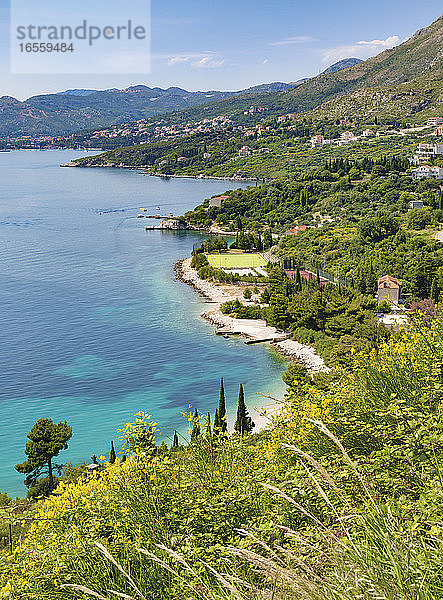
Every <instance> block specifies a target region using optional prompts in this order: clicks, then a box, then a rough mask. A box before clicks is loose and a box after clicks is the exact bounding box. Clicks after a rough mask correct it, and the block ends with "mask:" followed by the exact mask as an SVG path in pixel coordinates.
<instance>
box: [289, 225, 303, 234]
mask: <svg viewBox="0 0 443 600" xmlns="http://www.w3.org/2000/svg"><path fill="white" fill-rule="evenodd" d="M305 230H306V225H296V226H295V227H291V229H288V231H285V235H297V234H298V233H300V232H301V231H305Z"/></svg>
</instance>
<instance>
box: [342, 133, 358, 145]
mask: <svg viewBox="0 0 443 600" xmlns="http://www.w3.org/2000/svg"><path fill="white" fill-rule="evenodd" d="M356 139H357V138H356V137H355V135H354V134H353V133H352V131H344V132H343V133H342V134H341V136H340V139H339V140H338V145H339V146H343V144H349V143H350V142H354V141H355V140H356Z"/></svg>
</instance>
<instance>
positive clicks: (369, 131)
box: [363, 129, 375, 138]
mask: <svg viewBox="0 0 443 600" xmlns="http://www.w3.org/2000/svg"><path fill="white" fill-rule="evenodd" d="M374 135H375V133H374V132H373V131H372V129H365V130H364V131H363V137H365V138H367V137H373V136H374Z"/></svg>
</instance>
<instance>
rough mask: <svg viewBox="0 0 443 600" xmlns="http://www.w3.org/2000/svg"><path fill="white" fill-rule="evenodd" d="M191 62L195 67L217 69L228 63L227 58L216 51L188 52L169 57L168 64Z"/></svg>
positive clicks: (172, 65)
mask: <svg viewBox="0 0 443 600" xmlns="http://www.w3.org/2000/svg"><path fill="white" fill-rule="evenodd" d="M180 64H189V65H190V66H191V67H192V68H194V69H216V68H217V67H222V66H224V65H226V64H227V61H226V59H224V58H222V57H221V56H218V55H217V54H216V53H215V52H188V53H184V54H176V55H174V56H169V57H168V65H169V66H170V67H174V66H175V65H180Z"/></svg>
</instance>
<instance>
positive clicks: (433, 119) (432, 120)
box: [426, 117, 443, 127]
mask: <svg viewBox="0 0 443 600" xmlns="http://www.w3.org/2000/svg"><path fill="white" fill-rule="evenodd" d="M442 123H443V117H429V119H428V120H427V122H426V125H431V127H434V126H436V125H441V124H442Z"/></svg>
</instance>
